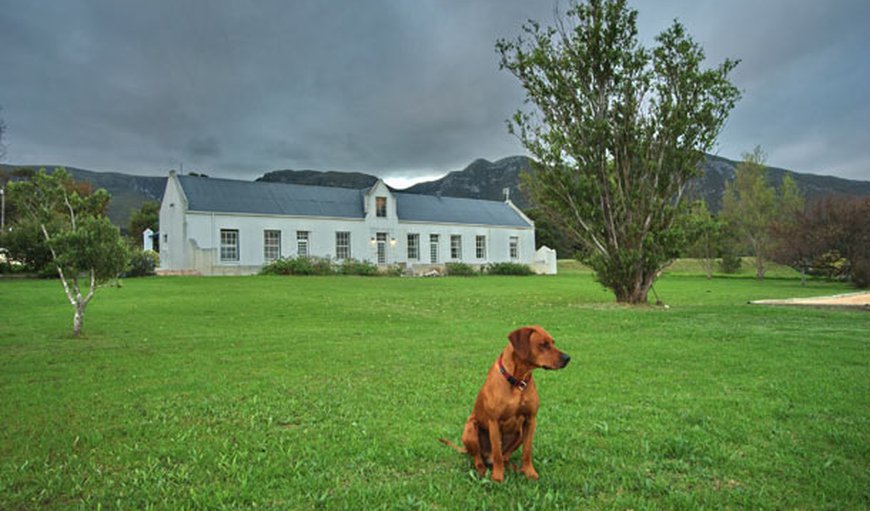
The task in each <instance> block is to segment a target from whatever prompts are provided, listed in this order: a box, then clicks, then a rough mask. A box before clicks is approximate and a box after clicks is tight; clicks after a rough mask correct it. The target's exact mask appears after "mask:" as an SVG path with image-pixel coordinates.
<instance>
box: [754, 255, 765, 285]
mask: <svg viewBox="0 0 870 511" xmlns="http://www.w3.org/2000/svg"><path fill="white" fill-rule="evenodd" d="M755 278H756V279H758V280H764V259H762V258H761V256H760V255H758V254H756V255H755Z"/></svg>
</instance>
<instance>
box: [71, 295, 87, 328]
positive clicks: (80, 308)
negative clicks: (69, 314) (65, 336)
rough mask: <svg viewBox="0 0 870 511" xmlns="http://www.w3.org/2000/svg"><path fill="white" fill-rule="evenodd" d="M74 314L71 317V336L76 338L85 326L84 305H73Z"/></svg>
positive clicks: (78, 303)
mask: <svg viewBox="0 0 870 511" xmlns="http://www.w3.org/2000/svg"><path fill="white" fill-rule="evenodd" d="M75 308H76V312H75V314H74V315H73V336H75V337H78V336H79V334H80V333H81V332H82V326H84V324H85V304H84V303H82V302H81V301H79V302H77V303H76V304H75Z"/></svg>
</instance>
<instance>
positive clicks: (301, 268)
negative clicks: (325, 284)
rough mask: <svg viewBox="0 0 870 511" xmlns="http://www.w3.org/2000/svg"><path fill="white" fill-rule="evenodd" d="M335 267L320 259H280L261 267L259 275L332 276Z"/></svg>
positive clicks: (327, 260) (329, 262)
mask: <svg viewBox="0 0 870 511" xmlns="http://www.w3.org/2000/svg"><path fill="white" fill-rule="evenodd" d="M335 272H336V270H335V265H334V264H333V263H332V261H330V260H329V259H325V258H322V257H291V258H287V259H285V258H281V259H276V260H275V261H272V262H271V263H269V264H267V265H265V266H263V268H262V269H261V270H260V275H333V274H335Z"/></svg>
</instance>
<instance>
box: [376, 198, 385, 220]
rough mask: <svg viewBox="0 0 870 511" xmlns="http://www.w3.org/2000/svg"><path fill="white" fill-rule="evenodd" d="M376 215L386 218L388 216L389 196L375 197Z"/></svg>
mask: <svg viewBox="0 0 870 511" xmlns="http://www.w3.org/2000/svg"><path fill="white" fill-rule="evenodd" d="M375 215H377V216H379V217H381V218H386V217H387V198H386V197H375Z"/></svg>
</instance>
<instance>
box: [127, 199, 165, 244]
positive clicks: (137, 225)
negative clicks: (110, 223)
mask: <svg viewBox="0 0 870 511" xmlns="http://www.w3.org/2000/svg"><path fill="white" fill-rule="evenodd" d="M145 229H151V230H152V231H154V232H157V231H159V230H160V203H159V202H157V201H156V200H150V201H146V202H145V203H144V204H142V207H141V208H139V209H138V210H136V211H133V213H132V214H131V215H130V226H129V230H130V236H133V237H134V238H135V239H137V240H140V241H141V240H142V233H143V232H145Z"/></svg>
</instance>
